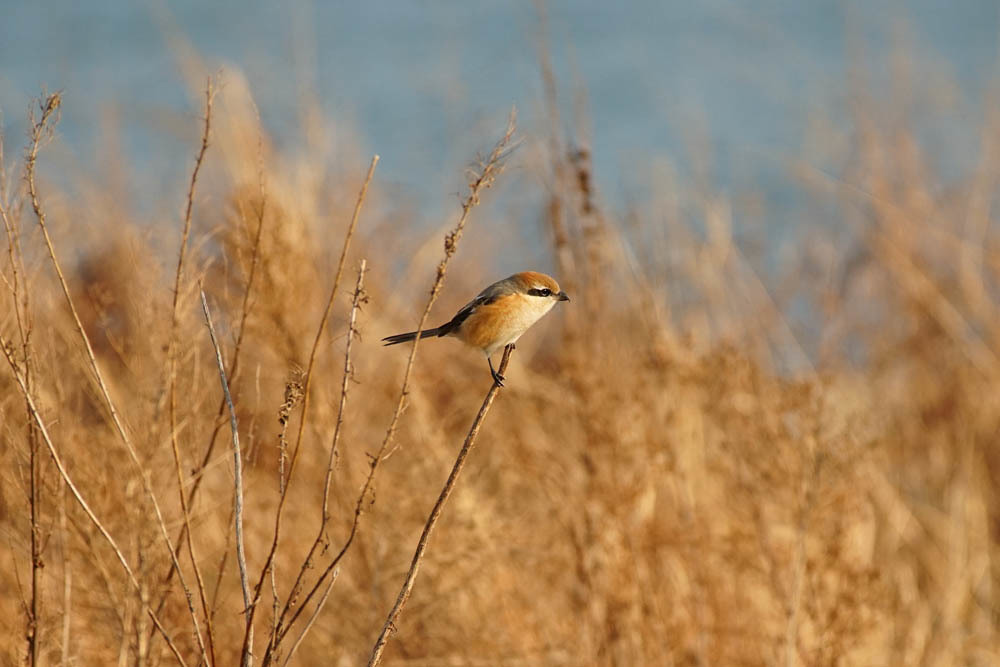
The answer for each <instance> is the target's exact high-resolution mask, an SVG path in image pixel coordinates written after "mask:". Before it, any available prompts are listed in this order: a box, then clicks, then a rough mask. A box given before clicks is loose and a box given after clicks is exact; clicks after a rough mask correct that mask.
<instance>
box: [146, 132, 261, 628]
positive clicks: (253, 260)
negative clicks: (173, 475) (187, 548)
mask: <svg viewBox="0 0 1000 667" xmlns="http://www.w3.org/2000/svg"><path fill="white" fill-rule="evenodd" d="M259 123H260V118H259V117H258V125H259ZM263 155H264V142H263V138H262V135H261V134H259V133H258V137H257V189H258V192H259V195H260V206H259V207H258V209H257V231H256V233H255V234H254V240H253V248H252V250H251V253H250V272H249V275H248V276H247V284H246V288H245V289H244V290H243V305H242V307H241V309H240V324H239V327H238V328H237V330H236V344H235V345H234V346H233V354H232V356H231V358H230V362H229V369H230V370H229V375H230V377H231V378H232V381H233V382H234V383H235V382H236V381H237V377H238V375H239V369H240V364H239V362H240V351H241V350H242V349H243V339H244V336H245V334H246V323H247V319H248V318H249V315H250V296H251V294H252V292H253V285H254V278H255V276H256V274H257V266H258V264H260V240H261V235H262V233H263V230H264V211H265V208H266V205H267V196H266V193H267V191H266V189H265V187H264V157H263ZM225 412H226V398H225V397H224V396H223V397H222V398H220V399H219V407H218V408H217V409H216V415H215V426H214V427H213V429H212V435H211V437H210V438H209V441H208V446H207V447H206V448H205V453H204V454H203V455H202V458H201V461H200V462H199V464H198V467H197V468H195V470H194V472H193V473H192V475H191V489H190V490H189V491H188V494H187V504H188V507H190V506H191V505H193V504H194V499H195V496H196V495H197V494H198V490H199V489H200V488H201V482H202V480H203V479H204V477H205V476H204V474H203V473H204V471H205V469H206V468H207V467H208V464H209V462H210V461H211V460H212V454H213V452H214V451H215V443H216V440H217V438H218V435H219V432H220V431H221V429H222V426H223V424H225V421H223V420H220V417H222V415H223V414H224V413H225ZM187 535H188V527H187V525H182V526H181V529H180V534H179V535H178V536H177V548H178V549H180V548H181V545H182V544H184V541H185V539H186V538H187ZM173 575H174V570H173V568H170V569H169V570H167V574H166V575H165V576H164V578H163V586H164V588H166V585H167V584H169V583H170V580H171V578H173ZM165 601H166V595H165V594H164V596H163V597H161V598H160V602H159V604H158V605H157V611H159V610H161V609H162V608H163V604H164V602H165Z"/></svg>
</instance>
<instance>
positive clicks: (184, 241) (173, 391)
mask: <svg viewBox="0 0 1000 667" xmlns="http://www.w3.org/2000/svg"><path fill="white" fill-rule="evenodd" d="M214 97H215V89H214V88H213V86H212V79H211V77H209V79H208V83H207V84H206V85H205V125H204V129H203V130H202V134H201V147H200V148H199V150H198V156H197V157H196V158H195V161H194V169H193V170H192V172H191V185H190V186H189V188H188V194H187V207H186V208H185V211H184V227H183V231H182V232H181V247H180V251H179V252H178V256H177V272H176V273H175V274H174V298H173V305H172V307H171V314H170V337H169V339H168V343H167V364H168V371H167V373H168V376H169V383H170V388H169V394H170V396H169V404H170V407H169V413H170V446H171V449H172V450H173V455H174V470H175V472H176V475H177V493H178V495H179V496H180V500H181V513H182V514H183V515H184V532H185V533H187V535H188V540H187V551H188V557H189V558H190V559H191V567H192V568H193V569H194V575H195V580H196V582H197V584H198V597H199V598H200V600H201V609H202V613H203V614H204V615H205V633H206V634H207V635H208V653H209V656H210V657H211V659H212V661H211V663H210V664H211V665H214V664H215V637H214V635H215V633H214V632H213V629H212V616H211V614H210V613H209V608H208V598H207V596H206V594H205V580H204V577H202V574H201V567H200V566H199V565H198V557H197V555H196V554H195V545H194V540H193V539H191V510H190V506H189V504H188V500H187V493H186V492H185V491H184V472H183V464H182V462H181V453H180V446H179V445H178V442H177V320H178V307H179V305H180V295H181V278H182V276H183V273H184V259H185V257H186V254H187V246H188V236H189V235H190V233H191V213H192V210H193V209H194V192H195V186H196V185H197V183H198V173H199V172H200V171H201V164H202V162H203V161H204V159H205V153H206V151H208V137H209V133H210V132H211V128H212V100H213V98H214ZM177 548H178V549H180V548H181V546H180V544H178V545H177ZM171 572H173V570H171Z"/></svg>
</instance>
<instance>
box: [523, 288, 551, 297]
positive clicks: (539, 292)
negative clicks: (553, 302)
mask: <svg viewBox="0 0 1000 667" xmlns="http://www.w3.org/2000/svg"><path fill="white" fill-rule="evenodd" d="M528 294H530V295H531V296H552V290H550V289H549V288H548V287H532V288H531V289H530V290H528Z"/></svg>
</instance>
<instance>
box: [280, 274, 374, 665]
mask: <svg viewBox="0 0 1000 667" xmlns="http://www.w3.org/2000/svg"><path fill="white" fill-rule="evenodd" d="M366 270H367V262H366V261H365V260H364V259H362V260H361V264H360V266H359V267H358V280H357V283H355V285H354V295H353V296H352V297H351V313H350V316H349V318H348V325H347V344H346V345H345V348H344V375H343V378H342V379H341V383H340V405H339V406H338V408H337V424H336V426H334V429H333V439H332V440H331V442H330V455H329V458H328V460H327V465H326V480H325V481H324V483H323V509H322V512H321V515H320V524H319V531H318V533H317V535H316V539H315V540H314V541H313V544H312V547H311V548H310V549H309V553H308V554H307V555H306V557H305V559H304V560H303V561H302V566H301V567H300V568H299V575H298V577H297V578H296V580H295V585H294V586H293V587H292V592H291V594H290V595H289V598H288V601H287V603H286V607H285V609H286V613H287V609H289V608H290V607H291V605H294V604H295V599H296V597H297V596H298V594H299V592H300V590H301V589H300V588H299V586H300V582H301V581H302V580H303V577H304V574H305V572H306V570H308V569H309V568H310V567H312V558H313V555H314V554H315V552H316V550H317V549H318V548H319V546H320V544H321V543H322V542H323V535H324V533H325V532H326V525H327V523H329V521H330V509H329V507H330V482H331V480H332V478H333V466H334V461H335V459H336V455H337V451H338V447H339V445H340V434H341V432H342V430H343V426H344V416H345V415H346V413H347V396H348V392H349V390H350V386H351V380H353V379H354V365H353V364H352V363H351V348H352V344H353V342H354V339H355V338H356V337H357V335H358V329H357V317H358V310H359V309H360V307H361V304H362V303H364V302H366V301H367V300H368V298H367V296H366V295H365V271H366ZM327 590H328V591H329V589H327ZM325 600H326V596H324V597H323V599H322V600H321V601H320V603H319V605H318V606H317V607H316V609H315V611H314V612H313V616H312V618H313V619H315V617H316V615H318V614H319V611H320V609H321V608H322V607H323V602H325ZM283 621H284V615H282V616H280V617H279V616H277V615H276V619H275V622H276V624H277V625H276V627H275V629H274V632H273V634H272V636H271V646H270V647H269V648H268V653H270V654H273V653H274V651H275V650H276V649H277V647H278V644H279V643H280V638H279V634H278V633H279V631H280V630H282V629H283V627H282V622H283ZM308 625H309V626H311V625H312V623H311V622H310V623H309V624H308ZM307 627H308V626H307ZM282 636H283V635H282ZM304 636H305V631H303V633H302V634H300V635H299V638H298V639H297V640H296V642H295V648H297V647H298V645H299V643H300V642H301V641H302V639H303V637H304ZM295 648H293V649H292V652H294V651H295ZM289 657H291V654H289ZM266 660H267V658H266V657H265V661H266ZM286 662H287V658H286Z"/></svg>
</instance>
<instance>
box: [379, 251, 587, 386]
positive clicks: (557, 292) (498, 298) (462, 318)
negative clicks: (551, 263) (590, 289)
mask: <svg viewBox="0 0 1000 667" xmlns="http://www.w3.org/2000/svg"><path fill="white" fill-rule="evenodd" d="M560 301H569V296H567V295H566V292H564V291H562V290H561V289H559V283H557V282H556V281H555V279H554V278H552V277H551V276H547V275H545V274H544V273H538V272H537V271H522V272H521V273H515V274H514V275H512V276H509V277H507V278H504V279H503V280H498V281H497V282H495V283H493V284H492V285H490V286H489V287H487V288H486V289H484V290H483V291H482V292H480V293H479V295H478V296H476V298H475V299H473V300H472V301H470V302H469V303H467V304H465V305H464V306H462V308H461V309H460V310H459V311H458V312H457V313H455V316H454V317H453V318H451V320H449V321H448V322H445V323H444V324H442V325H441V326H439V327H435V328H433V329H425V330H423V331H421V332H420V337H421V338H433V337H442V336H454V337H455V338H457V339H459V340H460V341H462V342H463V343H466V344H467V345H471V346H472V347H475V348H479V349H480V350H481V351H482V352H483V354H485V355H486V361H487V363H489V365H490V375H491V376H493V381H494V382H496V383H497V385H499V386H501V387H502V386H503V381H504V377H503V376H502V375H500V373H498V372H497V371H496V369H495V368H493V360H492V359H491V357H492V356H493V353H495V352H496V351H497V350H499V349H501V348H503V347H506V346H508V345H510V346H511V347H512V348H513V346H514V343H515V342H516V341H517V339H518V338H520V337H521V336H522V335H523V334H524V332H525V331H527V330H528V329H529V328H530V327H531V325H532V324H534V323H535V322H537V321H538V320H540V319H541V318H542V316H543V315H545V314H546V313H547V312H549V311H550V310H551V309H552V306H554V305H556V303H558V302H560ZM416 337H417V332H416V331H410V332H407V333H401V334H396V335H394V336H386V337H385V338H383V339H382V342H383V343H385V344H386V345H397V344H399V343H407V342H409V341H411V340H414V339H416Z"/></svg>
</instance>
